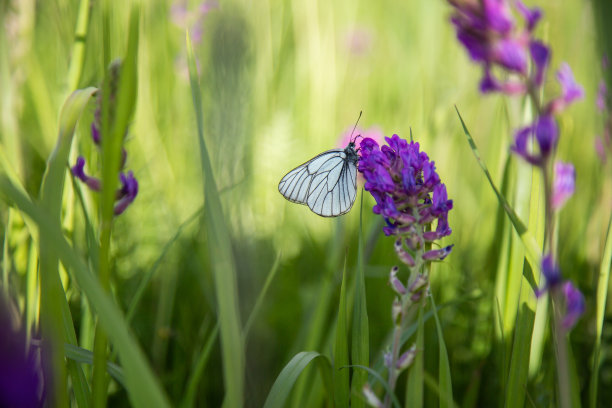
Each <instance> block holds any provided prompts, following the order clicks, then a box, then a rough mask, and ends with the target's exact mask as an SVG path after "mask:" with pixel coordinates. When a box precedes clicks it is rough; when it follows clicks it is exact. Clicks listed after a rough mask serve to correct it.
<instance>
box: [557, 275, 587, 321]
mask: <svg viewBox="0 0 612 408" xmlns="http://www.w3.org/2000/svg"><path fill="white" fill-rule="evenodd" d="M563 295H564V297H565V316H564V317H563V321H562V323H561V324H562V325H563V328H564V329H565V330H569V329H571V328H572V327H574V325H575V324H576V321H577V320H578V319H579V318H580V316H582V314H583V313H584V307H585V304H584V296H582V293H580V291H579V290H578V289H577V288H576V287H575V286H574V285H573V284H572V282H565V284H564V285H563Z"/></svg>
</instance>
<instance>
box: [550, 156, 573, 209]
mask: <svg viewBox="0 0 612 408" xmlns="http://www.w3.org/2000/svg"><path fill="white" fill-rule="evenodd" d="M575 189H576V170H575V169H574V165H573V164H571V163H563V162H556V163H555V179H554V185H553V195H552V207H553V209H555V210H559V209H560V208H561V207H563V205H564V204H565V202H566V201H567V200H568V199H569V198H570V197H571V196H572V195H573V194H574V190H575Z"/></svg>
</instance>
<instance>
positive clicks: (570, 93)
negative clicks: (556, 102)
mask: <svg viewBox="0 0 612 408" xmlns="http://www.w3.org/2000/svg"><path fill="white" fill-rule="evenodd" d="M557 79H558V80H559V83H560V84H561V90H562V98H563V101H564V102H565V105H569V104H570V103H572V102H574V101H575V100H576V99H580V98H582V97H583V96H584V89H582V86H580V84H578V83H577V82H576V80H575V79H574V74H573V73H572V69H571V68H570V66H569V65H568V64H567V63H565V62H564V63H563V64H561V68H559V71H557Z"/></svg>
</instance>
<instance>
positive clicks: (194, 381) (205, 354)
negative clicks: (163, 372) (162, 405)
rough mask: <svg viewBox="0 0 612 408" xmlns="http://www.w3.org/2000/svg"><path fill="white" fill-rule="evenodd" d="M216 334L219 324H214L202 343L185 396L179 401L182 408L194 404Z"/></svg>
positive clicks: (188, 407) (187, 407)
mask: <svg viewBox="0 0 612 408" xmlns="http://www.w3.org/2000/svg"><path fill="white" fill-rule="evenodd" d="M218 336H219V324H216V325H215V328H214V329H213V331H212V332H211V333H210V335H209V336H208V340H207V341H206V343H205V344H204V347H203V348H202V351H201V352H200V355H199V356H198V359H197V362H196V365H195V369H194V370H193V373H192V374H191V376H190V377H189V382H188V383H187V391H186V392H185V397H184V398H183V401H182V403H181V406H182V407H184V408H190V407H193V406H194V403H193V402H194V401H195V397H196V393H197V391H198V385H199V384H200V380H201V379H202V374H204V368H205V367H206V363H207V362H208V358H209V357H210V352H211V350H212V347H213V345H214V344H215V341H216V340H217V337H218Z"/></svg>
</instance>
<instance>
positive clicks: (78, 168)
mask: <svg viewBox="0 0 612 408" xmlns="http://www.w3.org/2000/svg"><path fill="white" fill-rule="evenodd" d="M71 170H72V174H73V175H74V176H75V177H76V178H78V179H79V180H81V181H82V182H83V183H85V184H86V185H87V187H89V188H90V189H92V190H93V191H100V189H101V183H100V180H98V179H97V178H95V177H90V176H88V175H87V174H85V158H83V156H79V157H77V162H76V164H75V165H74V166H72V169H71Z"/></svg>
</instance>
